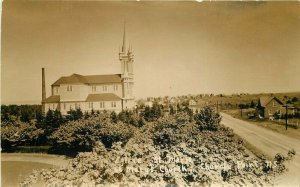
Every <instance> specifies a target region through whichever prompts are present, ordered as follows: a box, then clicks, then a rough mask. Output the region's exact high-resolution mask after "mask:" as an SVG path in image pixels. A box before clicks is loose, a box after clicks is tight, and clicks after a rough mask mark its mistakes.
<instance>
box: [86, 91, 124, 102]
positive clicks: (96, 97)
mask: <svg viewBox="0 0 300 187" xmlns="http://www.w3.org/2000/svg"><path fill="white" fill-rule="evenodd" d="M120 100H121V98H120V97H119V96H117V95H116V94H113V93H103V94H89V95H88V97H87V98H86V102H95V101H120Z"/></svg>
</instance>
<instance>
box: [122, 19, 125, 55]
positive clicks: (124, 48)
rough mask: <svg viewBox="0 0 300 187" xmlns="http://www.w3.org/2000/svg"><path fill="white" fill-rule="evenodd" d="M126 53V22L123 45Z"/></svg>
mask: <svg viewBox="0 0 300 187" xmlns="http://www.w3.org/2000/svg"><path fill="white" fill-rule="evenodd" d="M125 51H126V22H124V33H123V45H122V52H125Z"/></svg>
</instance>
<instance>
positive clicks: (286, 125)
mask: <svg viewBox="0 0 300 187" xmlns="http://www.w3.org/2000/svg"><path fill="white" fill-rule="evenodd" d="M287 127H288V105H287V104H285V130H287Z"/></svg>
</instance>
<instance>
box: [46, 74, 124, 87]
mask: <svg viewBox="0 0 300 187" xmlns="http://www.w3.org/2000/svg"><path fill="white" fill-rule="evenodd" d="M121 80H122V79H121V74H110V75H86V76H83V75H79V74H73V75H70V76H67V77H61V78H59V79H58V80H57V81H55V82H54V83H53V84H52V86H59V85H61V84H103V83H121Z"/></svg>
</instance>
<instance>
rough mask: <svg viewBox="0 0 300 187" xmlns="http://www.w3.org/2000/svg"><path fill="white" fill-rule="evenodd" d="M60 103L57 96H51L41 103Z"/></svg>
mask: <svg viewBox="0 0 300 187" xmlns="http://www.w3.org/2000/svg"><path fill="white" fill-rule="evenodd" d="M59 101H60V96H59V95H52V96H50V97H48V98H47V99H45V100H44V101H43V102H45V103H59Z"/></svg>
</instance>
